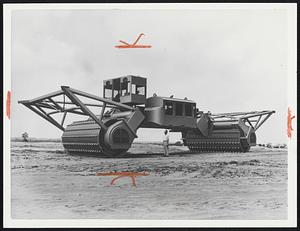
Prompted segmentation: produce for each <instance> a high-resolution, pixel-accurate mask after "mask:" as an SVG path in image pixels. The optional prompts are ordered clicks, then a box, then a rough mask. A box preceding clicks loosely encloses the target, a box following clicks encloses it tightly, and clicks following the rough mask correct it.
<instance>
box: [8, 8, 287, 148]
mask: <svg viewBox="0 0 300 231" xmlns="http://www.w3.org/2000/svg"><path fill="white" fill-rule="evenodd" d="M286 17H287V15H286V12H285V11H284V10H82V11H80V10H72V11H71V10H70V11H66V10H55V11H54V10H34V11H33V10H26V11H14V12H13V14H12V110H11V121H12V136H13V137H16V136H20V135H21V134H22V133H23V132H25V131H27V132H28V133H29V136H31V137H44V138H46V137H49V138H54V137H60V136H61V133H62V132H61V131H60V130H58V129H57V128H56V127H54V126H53V125H52V124H50V123H48V122H47V121H45V120H44V119H42V118H40V117H38V116H37V115H36V114H35V113H33V112H32V111H30V110H29V109H27V108H26V107H24V106H23V105H20V104H17V101H18V100H21V99H32V98H34V97H37V96H40V95H42V94H46V93H49V92H51V91H55V90H59V89H60V86H61V85H69V86H71V87H73V88H76V89H79V90H83V91H86V92H88V93H92V94H96V95H99V96H102V82H103V80H104V79H107V78H111V77H119V76H122V75H128V74H132V75H139V76H143V77H147V78H148V97H149V96H152V94H153V93H154V92H155V93H157V94H158V95H161V96H170V95H172V94H174V96H175V97H176V98H184V97H188V98H189V99H192V100H194V101H196V102H197V107H198V108H199V109H200V110H203V111H208V110H209V111H211V112H213V113H218V112H234V111H252V110H276V114H275V115H272V116H271V118H270V119H269V120H268V121H267V122H266V123H265V124H264V125H263V126H262V127H261V128H260V129H259V130H258V133H257V136H258V143H260V142H273V143H279V142H280V143H282V142H286V115H287V97H286V94H287V91H286V86H287V85H286V82H287V20H286ZM140 33H144V34H145V36H144V37H142V38H141V40H140V42H139V43H141V44H147V45H148V44H149V45H152V48H150V49H117V48H114V46H115V45H119V43H118V40H124V41H127V42H133V41H135V39H136V38H137V36H138V35H139V34H140ZM69 122H71V121H69ZM138 135H139V139H140V140H146V139H148V140H151V141H152V140H161V131H158V132H153V131H152V130H149V131H143V132H141V131H139V132H138ZM179 137H180V135H173V136H171V139H174V140H176V139H179Z"/></svg>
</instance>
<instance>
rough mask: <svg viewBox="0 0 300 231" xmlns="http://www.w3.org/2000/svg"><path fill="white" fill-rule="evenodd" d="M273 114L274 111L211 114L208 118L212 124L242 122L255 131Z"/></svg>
mask: <svg viewBox="0 0 300 231" xmlns="http://www.w3.org/2000/svg"><path fill="white" fill-rule="evenodd" d="M273 113H275V111H252V112H232V113H222V114H211V115H210V117H211V119H212V121H213V122H214V123H218V122H229V121H230V122H234V121H238V120H243V121H244V122H245V123H247V124H248V125H249V126H251V127H252V128H253V129H254V131H256V130H257V129H258V128H260V126H261V125H262V124H263V123H264V122H265V121H266V120H267V119H268V118H269V117H270V116H271V115H272V114H273Z"/></svg>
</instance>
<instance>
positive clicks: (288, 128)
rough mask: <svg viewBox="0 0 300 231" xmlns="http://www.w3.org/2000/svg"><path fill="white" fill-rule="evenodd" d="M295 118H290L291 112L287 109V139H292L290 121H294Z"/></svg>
mask: <svg viewBox="0 0 300 231" xmlns="http://www.w3.org/2000/svg"><path fill="white" fill-rule="evenodd" d="M294 118H295V116H292V111H291V109H290V108H288V116H287V135H288V137H289V138H291V137H292V131H294V129H293V127H292V119H294Z"/></svg>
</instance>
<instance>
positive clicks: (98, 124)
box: [19, 75, 275, 157]
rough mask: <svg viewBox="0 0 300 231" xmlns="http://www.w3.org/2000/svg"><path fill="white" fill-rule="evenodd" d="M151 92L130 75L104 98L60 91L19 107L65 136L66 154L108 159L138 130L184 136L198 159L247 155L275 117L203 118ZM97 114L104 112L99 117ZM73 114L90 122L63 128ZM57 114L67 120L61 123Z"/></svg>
mask: <svg viewBox="0 0 300 231" xmlns="http://www.w3.org/2000/svg"><path fill="white" fill-rule="evenodd" d="M146 92H147V79H146V78H143V77H140V76H133V75H127V76H122V77H119V78H113V79H108V80H104V82H103V97H99V96H96V95H92V94H89V93H86V92H82V91H79V90H76V89H73V88H70V87H68V86H61V90H59V91H55V92H52V93H49V94H46V95H43V96H40V97H38V98H34V99H32V100H23V101H19V103H21V104H23V105H24V106H26V107H27V108H29V109H30V110H32V111H33V112H35V113H36V114H38V115H39V116H41V117H42V118H44V119H45V120H47V121H48V122H50V123H51V124H53V125H54V126H56V127H57V128H59V129H60V130H62V131H63V135H62V143H63V146H64V148H65V150H66V151H67V152H70V153H97V154H99V155H103V156H108V157H120V156H123V155H124V154H126V151H127V150H128V149H129V148H130V147H131V145H132V142H133V140H134V139H135V138H136V137H137V135H136V132H137V129H138V128H160V129H169V130H170V131H171V132H181V134H182V140H183V143H184V145H186V146H187V147H188V148H189V149H190V150H191V151H195V152H198V153H201V152H216V151H217V152H247V151H249V150H250V147H251V146H254V145H256V131H257V130H258V129H259V128H260V127H261V125H262V124H263V123H265V122H266V120H267V119H268V118H269V117H270V116H271V115H272V114H273V113H275V111H268V110H265V111H251V112H233V113H220V114H211V113H210V112H207V113H204V112H202V111H199V109H198V108H197V107H196V103H195V102H194V101H192V100H189V99H187V98H185V99H177V98H174V97H173V96H171V97H161V96H157V95H156V94H154V95H153V96H152V97H149V98H147V97H146ZM88 100H89V101H88ZM90 101H93V102H90ZM92 108H93V109H94V110H95V108H96V109H97V108H101V111H100V114H99V115H96V114H95V113H94V112H93V109H92ZM98 110H99V109H98ZM68 113H71V114H76V115H80V116H85V117H88V118H86V119H85V120H81V121H75V122H73V123H71V124H69V125H67V126H64V123H65V120H66V117H67V114H68ZM57 114H62V118H61V119H60V121H59V120H58V119H57V118H55V116H56V115H57Z"/></svg>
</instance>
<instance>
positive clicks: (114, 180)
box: [96, 172, 150, 187]
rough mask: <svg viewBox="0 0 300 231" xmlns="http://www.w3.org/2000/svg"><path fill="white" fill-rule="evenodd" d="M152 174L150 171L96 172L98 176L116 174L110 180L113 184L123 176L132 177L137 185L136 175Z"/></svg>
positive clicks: (133, 183) (134, 184)
mask: <svg viewBox="0 0 300 231" xmlns="http://www.w3.org/2000/svg"><path fill="white" fill-rule="evenodd" d="M148 175H150V174H149V173H145V172H109V173H100V172H99V173H96V176H116V177H115V178H113V179H112V181H111V182H110V184H111V185H113V184H114V183H115V182H116V180H118V179H120V178H122V177H131V180H132V185H133V186H135V187H136V183H135V177H137V176H148Z"/></svg>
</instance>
